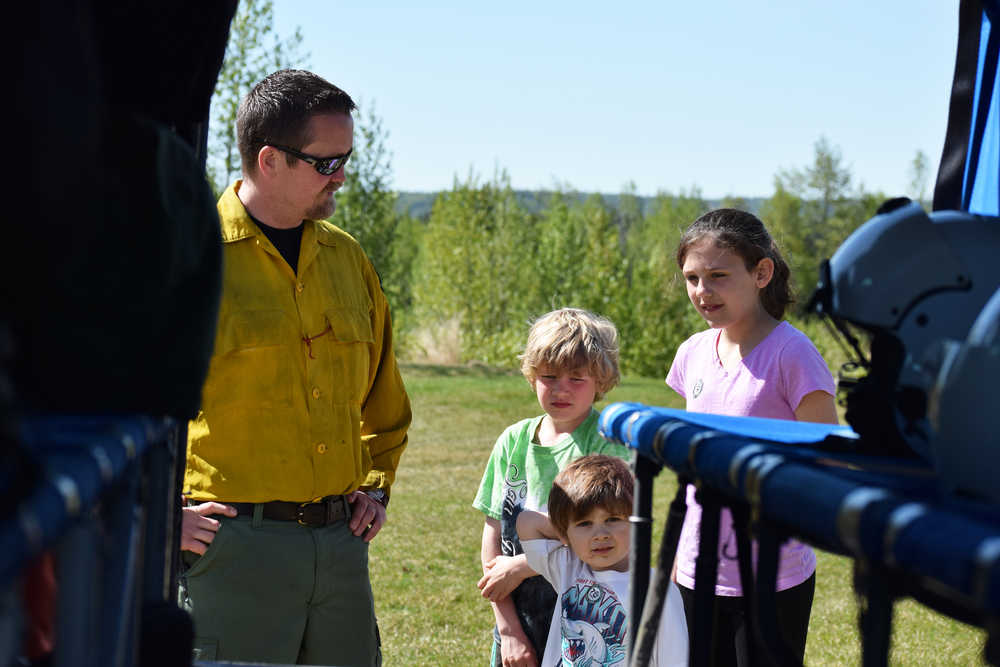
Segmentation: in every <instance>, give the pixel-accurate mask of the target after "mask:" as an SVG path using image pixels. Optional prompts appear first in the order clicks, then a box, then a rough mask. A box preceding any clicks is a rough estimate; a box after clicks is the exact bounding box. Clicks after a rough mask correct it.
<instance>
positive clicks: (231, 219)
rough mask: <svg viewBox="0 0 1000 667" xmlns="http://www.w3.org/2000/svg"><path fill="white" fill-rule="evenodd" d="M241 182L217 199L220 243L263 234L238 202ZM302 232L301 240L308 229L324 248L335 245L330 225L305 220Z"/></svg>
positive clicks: (335, 239)
mask: <svg viewBox="0 0 1000 667" xmlns="http://www.w3.org/2000/svg"><path fill="white" fill-rule="evenodd" d="M241 185H243V181H242V180H237V181H236V182H234V183H233V184H232V185H230V186H229V187H228V188H226V191H225V192H223V193H222V196H221V197H219V203H218V210H219V218H220V222H221V229H222V242H223V243H232V242H234V241H242V240H243V239H247V238H252V237H254V236H257V235H259V234H263V232H261V231H260V228H259V227H257V225H256V224H254V221H253V219H252V218H251V217H250V214H249V213H247V209H246V206H244V205H243V202H242V201H240V198H239V196H238V195H237V194H236V193H237V192H238V191H239V189H240V186H241ZM303 224H304V225H305V227H304V228H303V230H302V238H303V241H305V240H306V239H307V238H308V236H309V229H310V228H312V229H313V230H314V232H315V234H316V242H317V243H321V244H323V245H325V246H335V245H337V242H336V241H337V237H336V234H334V231H333V228H332V226H331V225H325V224H319V223H318V222H317V221H315V220H306V221H305V222H304V223H303Z"/></svg>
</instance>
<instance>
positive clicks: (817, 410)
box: [795, 389, 840, 424]
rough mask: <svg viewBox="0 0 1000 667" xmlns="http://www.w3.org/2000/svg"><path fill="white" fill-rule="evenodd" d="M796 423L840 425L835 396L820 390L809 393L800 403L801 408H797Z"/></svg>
mask: <svg viewBox="0 0 1000 667" xmlns="http://www.w3.org/2000/svg"><path fill="white" fill-rule="evenodd" d="M795 421H800V422H817V423H820V424H839V423H840V421H839V420H838V419H837V406H836V404H835V403H834V401H833V396H831V395H830V394H828V393H826V392H825V391H822V390H819V389H817V390H816V391H813V392H809V393H808V394H806V395H805V396H803V397H802V400H801V401H799V407H797V408H795Z"/></svg>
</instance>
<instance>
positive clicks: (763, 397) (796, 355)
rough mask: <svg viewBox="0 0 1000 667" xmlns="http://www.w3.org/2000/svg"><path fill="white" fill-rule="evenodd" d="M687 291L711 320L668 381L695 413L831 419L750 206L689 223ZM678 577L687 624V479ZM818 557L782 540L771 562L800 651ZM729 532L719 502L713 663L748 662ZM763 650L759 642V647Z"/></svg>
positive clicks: (684, 250)
mask: <svg viewBox="0 0 1000 667" xmlns="http://www.w3.org/2000/svg"><path fill="white" fill-rule="evenodd" d="M677 265H678V266H679V267H680V269H681V273H682V274H683V275H684V281H685V283H686V284H687V292H688V297H689V298H690V299H691V303H692V305H693V306H694V307H695V310H697V311H698V314H699V315H701V316H702V317H703V318H705V321H706V322H708V325H709V327H711V328H710V329H708V330H706V331H702V332H701V333H697V334H695V335H694V336H691V338H689V339H688V340H686V341H685V342H684V343H682V344H681V346H680V347H679V348H678V349H677V354H676V356H675V357H674V363H673V364H672V365H671V367H670V372H669V374H668V375H667V384H668V385H669V386H670V387H671V388H673V389H674V390H675V391H677V393H679V394H680V395H681V396H683V397H684V399H685V400H686V401H687V406H686V407H687V409H688V410H691V411H693V412H709V413H714V414H723V415H734V416H744V417H770V418H775V419H795V420H799V421H812V422H826V423H832V424H835V423H837V412H836V408H835V406H834V398H833V397H834V390H835V384H834V380H833V376H832V375H831V374H830V370H829V368H828V367H827V365H826V362H824V361H823V358H822V357H821V356H820V354H819V352H818V351H817V350H816V347H815V346H814V345H813V344H812V342H811V341H810V340H809V339H808V338H807V337H806V336H805V335H804V334H803V333H802V332H800V331H799V330H797V329H796V328H795V327H793V326H792V325H791V324H789V323H788V322H784V321H782V317H783V316H784V313H785V308H786V307H787V306H788V305H789V304H790V303H792V301H793V299H792V295H791V289H790V287H789V269H788V265H787V264H786V263H785V260H784V259H782V257H781V254H780V253H779V252H778V248H777V246H776V245H775V244H774V241H773V240H772V239H771V236H770V235H769V234H768V233H767V230H766V229H765V228H764V225H763V223H762V222H761V221H760V220H758V219H757V218H756V217H755V216H754V215H752V214H750V213H746V212H745V211H739V210H736V209H717V210H714V211H710V212H708V213H706V214H705V215H703V216H701V217H700V218H698V219H697V220H695V221H694V223H692V224H691V226H690V227H688V229H687V231H686V232H685V233H684V235H683V236H682V237H681V240H680V243H679V244H678V247H677ZM687 504H688V511H687V516H686V518H685V520H684V527H683V529H682V531H681V538H680V543H679V545H678V550H677V559H676V564H675V579H676V581H677V584H678V586H679V587H680V590H681V596H682V598H683V599H684V606H685V611H686V612H687V614H688V628H689V629H691V628H692V627H693V618H692V617H691V612H692V611H693V600H694V573H695V558H696V557H697V555H698V536H699V527H700V522H701V507H700V506H699V505H698V503H697V502H696V501H695V499H694V489H693V488H691V487H689V488H688V497H687ZM815 572H816V556H815V554H814V553H813V551H812V549H810V548H809V547H808V546H806V545H804V544H802V543H800V542H797V541H790V542H786V543H785V544H784V545H783V546H782V548H781V552H780V556H779V565H778V582H777V588H778V593H777V594H776V598H777V605H778V622H779V625H780V626H781V631H782V634H783V635H784V638H785V641H786V642H787V643H788V645H789V646H790V647H791V648H792V649H793V650H794V651H796V652H797V654H798V656H799V658H800V660H801V658H802V657H803V656H804V654H805V646H806V635H807V633H808V630H809V612H810V609H811V608H812V599H813V592H814V590H815V586H816V574H815ZM742 594H743V591H742V588H741V587H740V579H739V564H738V562H737V560H736V536H735V534H734V532H733V527H732V516H731V514H730V513H729V511H728V510H723V513H722V520H721V525H720V530H719V571H718V577H717V580H716V587H715V595H716V604H715V614H716V619H715V627H716V631H715V633H714V637H713V642H714V644H715V646H714V647H713V664H715V665H719V666H720V667H721V666H723V665H739V667H749V658H748V652H747V641H749V638H748V636H747V635H748V632H749V630H748V628H747V625H746V619H745V618H744V616H743V601H742ZM758 653H760V651H758Z"/></svg>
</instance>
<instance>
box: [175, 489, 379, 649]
mask: <svg viewBox="0 0 1000 667" xmlns="http://www.w3.org/2000/svg"><path fill="white" fill-rule="evenodd" d="M215 518H217V519H220V520H221V521H222V525H221V526H220V527H219V531H218V533H216V536H215V540H214V541H213V542H212V544H211V545H210V546H209V548H208V551H206V552H205V554H204V555H203V556H200V557H199V556H197V555H195V554H192V553H190V552H185V560H186V562H187V563H189V564H190V567H189V569H188V570H187V571H186V572H185V573H184V574H183V575H182V577H181V583H182V598H183V600H184V603H185V606H187V607H188V609H189V611H190V612H191V613H192V615H193V617H194V625H195V635H196V636H195V653H196V659H199V660H227V661H247V662H249V661H253V662H277V663H284V664H305V665H337V666H341V665H344V666H348V665H358V666H359V667H360V666H364V667H372V666H375V667H377V666H378V665H380V664H381V662H382V655H381V648H380V643H379V636H378V627H377V625H376V623H375V612H374V605H373V601H372V591H371V583H370V581H369V579H368V545H367V543H365V542H364V541H363V540H362V539H361V538H359V537H355V536H354V535H353V534H351V532H350V530H349V529H348V527H347V523H346V522H343V521H341V522H339V523H337V524H334V525H332V526H327V527H325V528H308V527H305V526H300V525H299V524H297V523H295V522H293V521H272V520H269V519H262V518H260V511H259V508H258V511H257V514H256V515H255V516H254V517H253V518H251V517H242V516H241V517H237V518H235V519H230V518H227V517H221V516H219V515H216V516H215Z"/></svg>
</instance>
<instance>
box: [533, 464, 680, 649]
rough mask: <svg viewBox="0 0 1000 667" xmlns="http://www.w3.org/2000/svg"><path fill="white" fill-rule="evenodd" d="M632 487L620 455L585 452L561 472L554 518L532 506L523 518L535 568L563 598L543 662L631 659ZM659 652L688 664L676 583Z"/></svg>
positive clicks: (552, 500) (552, 504)
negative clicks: (629, 590) (533, 509)
mask: <svg viewBox="0 0 1000 667" xmlns="http://www.w3.org/2000/svg"><path fill="white" fill-rule="evenodd" d="M632 489H633V479H632V472H631V470H629V468H628V465H627V464H626V463H625V462H624V461H622V460H621V459H620V458H617V457H613V456H605V455H600V454H595V455H590V456H583V457H581V458H579V459H577V460H575V461H573V462H572V463H571V464H569V465H568V466H566V467H565V468H564V469H563V470H562V471H561V472H560V473H559V474H558V475H556V478H555V481H554V482H553V483H552V489H551V491H549V516H548V517H546V516H545V515H544V514H541V513H539V512H532V511H524V512H521V514H520V516H519V517H518V519H517V532H518V535H519V537H520V539H521V545H522V547H523V548H524V553H525V556H526V557H527V561H528V565H530V566H531V567H532V569H534V570H535V571H536V572H538V573H539V574H541V575H542V576H543V577H545V578H546V579H547V580H548V581H549V582H550V583H551V584H552V586H553V587H554V588H555V590H556V593H557V594H558V595H559V600H558V602H557V604H556V609H555V612H554V613H553V616H552V625H551V627H550V629H549V638H548V642H547V643H546V645H545V655H544V658H543V659H542V666H543V667H554V666H556V665H579V664H593V665H602V666H608V665H625V664H627V662H626V656H625V651H626V647H627V646H628V640H627V636H626V635H627V632H628V587H629V570H628V564H629V563H628V561H629V557H628V556H629V537H630V532H631V529H630V524H629V514H630V513H631V509H632ZM654 656H655V658H654V662H653V664H654V665H658V666H659V667H665V666H666V665H687V659H688V634H687V622H686V621H685V617H684V606H683V603H682V602H681V597H680V592H679V591H678V590H677V586H676V584H674V583H673V582H671V583H670V588H669V590H668V592H667V599H666V602H665V604H664V607H663V615H662V616H661V618H660V627H659V631H658V633H657V638H656V650H655V651H654ZM588 658H589V659H590V662H587V659H588Z"/></svg>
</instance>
